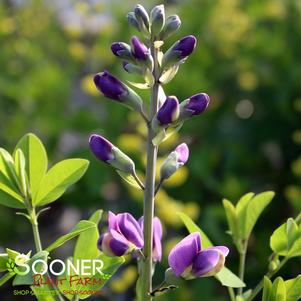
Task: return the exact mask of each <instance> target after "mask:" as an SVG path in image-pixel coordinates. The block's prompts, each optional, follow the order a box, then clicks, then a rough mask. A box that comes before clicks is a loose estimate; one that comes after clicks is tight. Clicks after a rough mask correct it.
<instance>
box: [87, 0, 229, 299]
mask: <svg viewBox="0 0 301 301" xmlns="http://www.w3.org/2000/svg"><path fill="white" fill-rule="evenodd" d="M127 19H128V22H129V24H130V25H132V26H133V27H134V28H135V29H137V30H138V32H139V33H141V34H142V36H143V40H142V39H140V38H139V37H137V36H133V37H132V38H131V40H130V42H129V43H125V42H114V43H113V44H112V45H111V50H112V53H113V54H114V55H115V56H116V57H118V58H119V59H121V60H122V66H123V69H124V70H125V71H126V72H127V73H135V74H137V75H139V76H140V77H141V78H142V80H143V81H144V82H143V83H133V82H130V81H129V83H130V84H131V85H133V86H134V87H136V88H141V89H152V90H153V93H152V95H153V96H152V98H151V103H150V104H147V103H144V102H143V100H142V98H141V97H140V96H139V95H138V94H137V93H136V92H135V91H134V90H132V89H131V88H130V87H129V86H128V85H126V84H125V83H123V82H122V81H121V80H119V79H118V78H116V77H115V76H113V75H112V74H110V73H109V72H108V71H106V70H105V71H103V72H100V73H98V74H96V75H95V76H94V83H95V86H96V88H97V89H98V90H99V91H100V92H101V93H102V94H103V95H104V96H105V97H107V98H109V99H112V100H115V101H117V102H119V103H122V104H123V105H125V106H127V107H129V108H130V109H132V110H134V111H136V112H138V113H140V114H141V116H142V117H143V119H144V121H145V122H146V125H147V130H148V133H149V135H148V137H149V138H148V139H149V140H148V143H149V144H148V145H150V148H156V147H159V145H160V143H161V142H162V141H163V140H164V139H167V137H168V135H169V134H168V132H169V133H170V134H172V133H173V132H174V131H176V130H178V129H179V128H180V127H181V126H182V125H183V123H184V122H185V121H186V120H188V119H189V118H191V117H193V116H197V115H200V114H201V113H203V112H204V111H205V110H206V109H207V107H208V105H209V102H210V99H209V96H208V95H207V94H206V93H197V94H195V95H192V96H190V97H189V98H187V99H185V100H183V101H179V99H178V98H177V97H176V96H173V95H165V93H164V89H163V85H164V84H166V83H168V82H169V81H170V80H172V79H173V77H174V76H175V75H176V74H177V72H178V69H179V67H180V65H181V64H183V63H184V62H185V61H186V60H187V59H188V57H189V56H190V54H191V53H192V52H193V51H194V49H195V47H196V44H197V39H196V37H194V36H193V35H188V36H185V37H183V38H181V39H180V40H178V41H176V42H175V43H174V44H173V45H172V46H171V47H170V48H169V49H167V50H166V51H165V52H163V51H162V47H163V46H164V41H165V40H166V39H167V38H169V37H170V36H172V34H173V33H175V32H176V31H177V30H178V29H179V27H180V25H181V20H180V18H179V17H178V16H177V15H173V16H169V17H167V18H166V17H165V11H164V6H163V5H158V6H155V7H154V8H153V9H152V10H151V12H150V14H149V13H148V12H147V11H146V9H145V8H144V7H143V6H142V5H137V6H136V7H135V9H134V11H133V12H130V13H129V14H128V15H127ZM89 144H90V149H91V151H92V153H93V154H94V155H95V156H96V158H98V159H99V160H101V161H103V162H105V163H107V164H109V165H111V166H112V167H113V168H114V169H115V170H116V171H117V172H118V173H119V174H120V175H121V176H122V177H123V178H124V179H126V180H127V182H129V183H130V184H132V185H133V182H136V184H138V187H139V188H140V189H143V190H145V204H146V203H147V202H154V199H155V195H156V192H157V191H158V189H160V187H161V185H162V183H163V182H164V181H165V180H166V179H168V178H170V177H171V176H172V175H173V174H174V173H175V172H176V171H177V170H178V169H179V168H180V167H181V166H183V165H184V164H186V162H187V160H188V158H189V148H188V146H187V145H186V144H185V143H181V144H180V145H178V146H177V147H176V148H175V149H174V150H173V151H171V152H170V153H169V155H168V156H167V157H166V159H165V160H164V162H163V163H162V165H161V167H160V182H159V183H157V188H156V189H155V186H154V183H150V182H148V181H146V183H145V184H144V183H142V181H141V180H140V179H139V178H138V176H137V174H136V171H135V164H134V162H133V160H132V159H131V158H130V157H128V156H127V155H126V154H125V153H123V152H122V151H121V150H120V149H119V148H118V147H116V146H115V145H113V144H112V143H111V142H110V141H108V140H107V139H106V138H104V137H102V136H101V135H97V134H93V135H91V137H90V140H89ZM148 155H149V153H148ZM151 164H153V166H151V168H150V167H147V170H146V173H147V174H148V175H150V174H151V173H154V170H155V164H156V158H154V160H153V162H152V163H151ZM151 177H152V178H154V174H152V175H151ZM149 185H153V186H152V187H150V186H149ZM136 187H137V185H136ZM153 207H154V206H151V207H149V208H153ZM152 210H153V209H152ZM144 214H147V217H148V218H147V219H146V218H145V216H142V217H141V218H140V219H139V220H136V219H135V218H134V217H133V216H132V215H131V214H130V213H120V214H117V215H115V214H114V213H112V212H109V215H108V230H107V232H105V233H103V234H102V235H101V236H100V238H99V241H98V247H99V249H100V250H101V251H102V252H103V253H105V254H106V255H108V256H123V255H126V254H132V253H134V254H136V256H138V257H140V258H143V260H142V269H143V264H144V263H143V262H145V261H147V260H152V262H153V263H154V262H159V261H161V259H162V224H161V221H160V220H159V218H158V217H153V212H147V211H145V212H144ZM144 218H145V220H144ZM152 218H153V219H152ZM145 221H147V223H145ZM151 221H152V222H151ZM151 223H152V224H151ZM146 239H149V240H150V241H152V243H151V245H150V244H149V241H147V242H148V244H146V243H145V242H146ZM146 246H147V248H148V250H147V251H146V253H145V248H146ZM151 246H152V252H151ZM228 252H229V250H228V248H227V247H223V246H217V247H211V248H207V249H201V237H200V234H199V233H192V234H190V235H189V236H187V237H186V238H184V239H183V240H182V241H181V242H180V243H178V244H177V245H176V246H175V247H174V248H173V249H172V250H171V252H170V254H169V257H168V262H169V266H170V269H171V271H172V272H173V274H174V275H175V276H177V277H182V278H184V279H193V278H196V277H205V276H212V275H214V274H216V273H218V272H219V271H220V270H221V268H222V267H223V266H224V262H225V257H226V256H227V254H228ZM150 253H151V254H152V256H148V254H150ZM144 254H146V256H145V257H144ZM150 258H151V259H150ZM142 281H143V280H142ZM144 293H145V292H144ZM146 293H147V294H148V293H149V292H146Z"/></svg>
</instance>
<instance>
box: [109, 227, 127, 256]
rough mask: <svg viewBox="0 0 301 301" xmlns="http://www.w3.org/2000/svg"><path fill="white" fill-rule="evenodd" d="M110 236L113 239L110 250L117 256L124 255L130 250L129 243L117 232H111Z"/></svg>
mask: <svg viewBox="0 0 301 301" xmlns="http://www.w3.org/2000/svg"><path fill="white" fill-rule="evenodd" d="M110 234H111V235H112V239H111V241H110V248H111V250H112V252H113V253H114V254H115V255H116V256H122V255H124V254H125V253H126V252H127V250H128V248H129V243H128V241H127V240H126V239H125V238H124V237H123V236H122V235H121V234H119V233H118V232H117V231H115V230H111V231H110Z"/></svg>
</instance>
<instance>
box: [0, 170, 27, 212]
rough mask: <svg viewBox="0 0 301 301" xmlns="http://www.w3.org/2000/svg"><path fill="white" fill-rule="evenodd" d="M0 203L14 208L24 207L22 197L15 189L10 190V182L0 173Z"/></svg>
mask: <svg viewBox="0 0 301 301" xmlns="http://www.w3.org/2000/svg"><path fill="white" fill-rule="evenodd" d="M0 204H2V205H4V206H7V207H10V208H15V209H24V208H26V206H25V204H24V201H23V198H22V196H21V195H20V194H18V193H17V192H16V191H15V190H12V188H11V187H10V183H9V182H7V179H6V178H4V176H3V175H2V174H1V173H0Z"/></svg>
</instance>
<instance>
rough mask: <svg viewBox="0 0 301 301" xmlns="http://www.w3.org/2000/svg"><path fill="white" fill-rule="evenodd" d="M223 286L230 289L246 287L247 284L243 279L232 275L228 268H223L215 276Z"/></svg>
mask: <svg viewBox="0 0 301 301" xmlns="http://www.w3.org/2000/svg"><path fill="white" fill-rule="evenodd" d="M215 277H216V278H217V279H218V280H219V281H220V282H221V284H222V285H224V286H229V287H234V288H238V287H245V286H246V285H245V283H244V282H243V281H241V279H240V278H239V277H238V276H236V275H235V274H234V273H232V272H231V271H230V270H229V269H228V268H226V267H223V268H222V269H221V271H220V272H219V273H218V274H217V275H216V276H215Z"/></svg>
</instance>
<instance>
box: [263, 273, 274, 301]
mask: <svg viewBox="0 0 301 301" xmlns="http://www.w3.org/2000/svg"><path fill="white" fill-rule="evenodd" d="M271 295H272V281H271V280H270V279H269V278H268V277H266V276H264V279H263V295H262V301H270V298H271Z"/></svg>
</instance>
